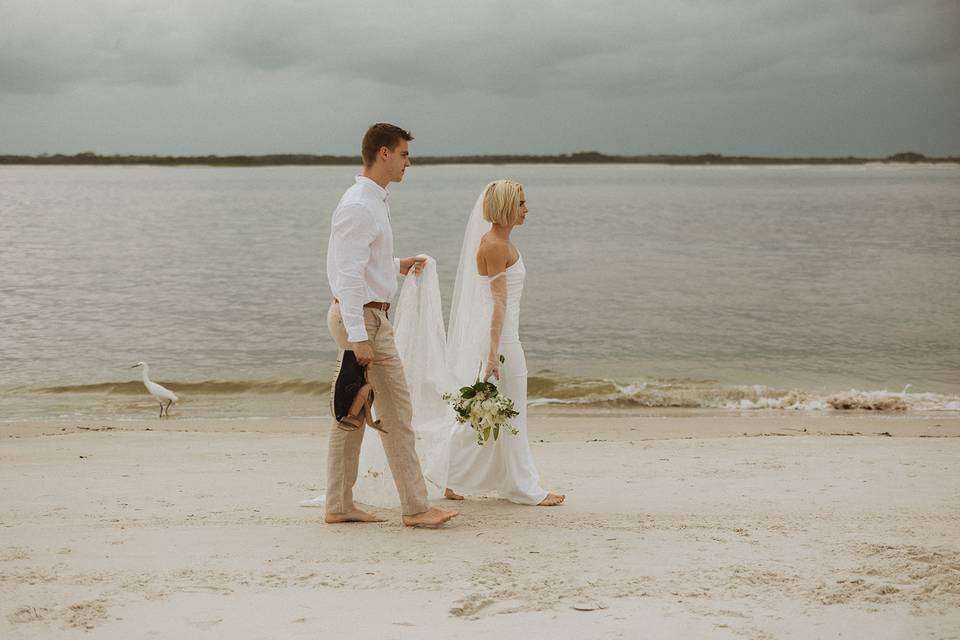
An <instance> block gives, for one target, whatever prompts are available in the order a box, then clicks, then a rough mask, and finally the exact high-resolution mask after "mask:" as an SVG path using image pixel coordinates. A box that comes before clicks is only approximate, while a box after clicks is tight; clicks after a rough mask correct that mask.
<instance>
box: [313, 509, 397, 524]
mask: <svg viewBox="0 0 960 640" xmlns="http://www.w3.org/2000/svg"><path fill="white" fill-rule="evenodd" d="M323 521H324V522H326V523H327V524H337V523H340V522H385V520H384V519H383V518H381V517H380V516H375V515H373V514H372V513H367V512H366V511H360V509H351V510H350V511H347V512H345V513H328V514H327V515H326V516H324V518H323Z"/></svg>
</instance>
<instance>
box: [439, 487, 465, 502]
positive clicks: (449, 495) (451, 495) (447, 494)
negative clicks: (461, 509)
mask: <svg viewBox="0 0 960 640" xmlns="http://www.w3.org/2000/svg"><path fill="white" fill-rule="evenodd" d="M443 497H444V498H446V499H447V500H463V496H462V495H460V494H459V493H457V492H456V491H454V490H453V489H447V490H446V491H444V492H443Z"/></svg>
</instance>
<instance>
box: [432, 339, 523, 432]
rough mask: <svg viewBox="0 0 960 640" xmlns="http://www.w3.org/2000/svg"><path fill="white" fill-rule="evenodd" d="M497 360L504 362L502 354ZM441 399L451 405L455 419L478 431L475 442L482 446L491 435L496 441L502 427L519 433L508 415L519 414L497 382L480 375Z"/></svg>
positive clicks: (511, 416)
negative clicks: (499, 388) (490, 381)
mask: <svg viewBox="0 0 960 640" xmlns="http://www.w3.org/2000/svg"><path fill="white" fill-rule="evenodd" d="M500 362H503V356H500ZM480 366H481V367H482V366H483V365H482V364H481V365H480ZM443 399H444V400H446V401H447V402H449V403H450V404H451V405H452V406H453V410H454V411H455V412H456V414H457V422H460V423H469V424H470V426H471V427H473V430H474V431H476V432H477V444H481V445H482V444H483V443H484V442H486V441H487V440H489V439H490V437H491V436H492V437H493V439H494V440H496V439H497V438H498V437H500V431H501V429H503V430H506V431H509V432H510V433H512V434H513V435H517V434H518V433H520V432H519V431H517V430H516V429H514V428H513V425H511V424H510V422H509V420H510V418H513V417H515V416H518V415H520V413H519V412H518V411H517V410H516V409H514V408H513V400H511V399H510V398H508V397H507V396H501V395H500V394H499V392H498V391H497V387H496V385H494V384H491V383H489V382H484V381H481V380H480V377H479V374H478V375H477V381H476V382H474V383H473V385H471V386H469V387H461V388H460V391H459V392H457V393H456V394H452V393H446V394H444V395H443Z"/></svg>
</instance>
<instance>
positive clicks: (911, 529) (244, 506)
mask: <svg viewBox="0 0 960 640" xmlns="http://www.w3.org/2000/svg"><path fill="white" fill-rule="evenodd" d="M326 429H327V421H326V420H320V419H315V420H306V419H282V420H267V419H257V420H219V421H218V420H186V419H181V418H178V417H177V416H176V415H175V416H174V418H172V419H170V420H164V421H162V422H161V421H159V420H157V419H145V420H143V421H135V422H131V421H125V422H120V421H116V422H91V421H83V422H57V421H45V422H32V423H23V422H21V423H3V424H0V637H2V638H4V639H6V638H10V639H13V638H59V637H91V638H94V637H95V638H124V639H127V638H203V637H211V638H212V637H216V638H231V639H234V638H235V639H246V638H320V637H327V638H329V637H340V638H440V637H450V636H451V635H456V636H457V637H481V635H482V636H487V635H490V634H496V635H499V636H501V637H522V638H524V639H525V640H532V639H535V638H568V637H569V638H617V637H622V638H638V637H642V638H804V639H806V638H827V637H829V638H836V637H843V638H870V639H871V640H879V639H882V638H956V637H960V418H956V417H949V416H940V417H938V416H926V417H924V416H912V417H911V416H877V415H846V416H826V415H807V414H796V413H794V414H769V413H764V414H761V413H755V414H751V415H735V414H724V415H719V416H717V415H713V416H711V415H709V414H698V413H694V412H660V413H657V414H644V415H635V414H630V413H626V412H602V411H592V412H589V411H581V412H573V411H560V410H551V409H543V408H541V409H537V410H535V411H534V412H533V414H532V417H531V424H530V430H531V434H532V435H531V437H532V439H533V442H532V448H533V453H534V456H535V458H536V460H537V463H538V466H539V468H540V473H541V477H542V479H543V480H544V483H545V485H546V486H547V487H548V488H550V489H551V490H555V491H559V492H564V493H566V494H567V503H566V504H565V505H564V506H562V507H558V508H552V509H547V508H539V507H523V506H518V505H513V504H510V503H508V502H504V501H502V500H496V499H475V500H467V501H466V502H464V503H460V504H458V505H457V506H458V508H460V509H461V510H462V514H461V516H460V517H458V518H457V519H455V520H454V521H453V523H452V525H451V526H450V527H448V528H447V529H446V530H442V531H424V530H412V529H407V528H404V527H402V526H401V525H400V522H399V514H398V513H397V512H395V511H394V512H391V511H387V510H376V511H377V512H378V513H381V514H382V515H384V516H386V517H388V519H389V520H388V522H386V523H383V524H375V525H336V526H326V525H323V524H322V523H321V517H322V512H321V510H319V509H309V508H303V507H300V506H298V503H299V502H300V501H301V500H303V499H306V498H311V497H313V496H315V495H317V494H318V493H320V492H321V490H322V486H323V477H324V460H325V456H326ZM745 434H746V435H745ZM831 434H835V435H831ZM881 434H890V435H889V436H888V435H881ZM446 504H449V503H446Z"/></svg>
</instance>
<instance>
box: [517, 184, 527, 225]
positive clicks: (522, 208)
mask: <svg viewBox="0 0 960 640" xmlns="http://www.w3.org/2000/svg"><path fill="white" fill-rule="evenodd" d="M526 217H527V200H526V196H525V195H524V193H523V189H521V190H520V216H519V217H518V218H517V225H521V224H523V221H524V220H525V219H526Z"/></svg>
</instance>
